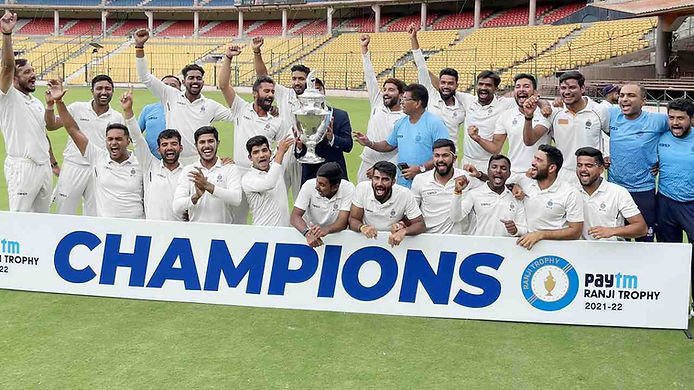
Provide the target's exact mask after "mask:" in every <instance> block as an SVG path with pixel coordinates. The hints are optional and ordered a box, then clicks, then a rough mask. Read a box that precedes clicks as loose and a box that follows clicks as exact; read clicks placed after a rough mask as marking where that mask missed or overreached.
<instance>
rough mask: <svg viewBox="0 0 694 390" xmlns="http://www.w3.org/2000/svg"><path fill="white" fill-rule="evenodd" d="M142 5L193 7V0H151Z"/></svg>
mask: <svg viewBox="0 0 694 390" xmlns="http://www.w3.org/2000/svg"><path fill="white" fill-rule="evenodd" d="M140 5H142V6H147V7H192V6H193V0H149V1H143V2H142V3H141V4H140Z"/></svg>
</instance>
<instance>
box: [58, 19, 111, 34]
mask: <svg viewBox="0 0 694 390" xmlns="http://www.w3.org/2000/svg"><path fill="white" fill-rule="evenodd" d="M114 23H115V21H111V20H107V21H106V26H107V28H108V27H110V26H113V24H114ZM63 35H89V36H99V35H101V20H97V19H85V20H78V21H77V23H76V24H75V25H73V26H71V27H69V28H68V29H67V30H65V31H63Z"/></svg>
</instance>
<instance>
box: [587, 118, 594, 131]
mask: <svg viewBox="0 0 694 390" xmlns="http://www.w3.org/2000/svg"><path fill="white" fill-rule="evenodd" d="M592 125H593V122H591V121H590V119H589V120H587V121H586V129H590V126H592Z"/></svg>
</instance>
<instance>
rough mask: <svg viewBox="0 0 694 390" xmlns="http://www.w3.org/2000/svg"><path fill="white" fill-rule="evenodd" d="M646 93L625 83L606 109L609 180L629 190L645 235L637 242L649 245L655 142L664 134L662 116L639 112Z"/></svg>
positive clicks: (653, 208) (653, 207)
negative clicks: (615, 104) (615, 103)
mask: <svg viewBox="0 0 694 390" xmlns="http://www.w3.org/2000/svg"><path fill="white" fill-rule="evenodd" d="M645 103H646V90H645V89H644V88H643V87H641V86H638V85H636V84H627V85H625V86H623V87H622V89H621V90H620V91H619V107H612V108H610V159H611V165H610V170H609V176H608V178H609V181H610V182H612V183H615V184H618V185H620V186H622V187H624V188H626V189H627V191H629V193H630V194H631V196H632V198H634V202H636V205H637V206H638V207H639V210H640V211H641V215H643V218H644V220H645V221H646V225H648V234H647V235H646V236H645V237H642V238H639V239H637V241H646V242H653V239H654V234H653V232H654V228H655V223H656V219H657V214H656V195H655V176H654V175H653V174H652V173H651V168H653V166H655V165H656V164H657V162H658V152H657V147H658V139H659V138H660V136H661V135H662V134H664V133H667V132H668V129H669V127H668V117H667V115H665V114H660V113H654V112H648V111H643V106H644V105H645Z"/></svg>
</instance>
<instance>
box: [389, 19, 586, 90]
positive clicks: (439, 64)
mask: <svg viewBox="0 0 694 390" xmlns="http://www.w3.org/2000/svg"><path fill="white" fill-rule="evenodd" d="M579 27H580V25H579V24H571V25H561V26H551V25H548V26H523V27H500V28H483V29H478V30H475V31H474V32H473V33H471V34H469V35H467V36H466V37H465V38H464V39H463V40H462V41H460V42H458V43H456V44H455V45H453V46H451V47H447V48H445V50H441V51H439V52H438V53H436V54H433V55H431V56H430V57H429V58H428V60H427V65H428V67H429V69H430V70H432V71H433V72H437V71H438V70H439V69H442V68H445V67H451V68H454V69H456V70H457V71H458V74H459V83H460V85H461V86H465V88H467V86H470V85H472V83H473V82H474V80H475V77H476V75H477V73H479V72H480V71H482V70H484V69H492V70H496V71H499V70H503V69H505V68H509V67H511V66H513V65H515V64H517V63H521V62H523V61H526V60H527V59H528V58H529V57H532V56H535V53H542V52H543V51H545V50H547V49H548V48H550V47H551V46H553V45H555V44H556V43H557V42H558V41H559V40H560V39H561V38H564V37H566V36H567V35H569V34H570V33H571V32H573V31H575V30H576V29H578V28H579ZM422 47H425V46H422ZM392 75H394V76H395V77H399V78H401V79H403V80H405V81H406V82H416V81H417V71H416V69H415V67H414V64H413V63H412V62H409V63H408V64H406V65H404V66H401V67H396V69H394V71H393V73H392Z"/></svg>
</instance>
